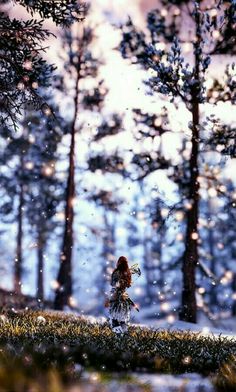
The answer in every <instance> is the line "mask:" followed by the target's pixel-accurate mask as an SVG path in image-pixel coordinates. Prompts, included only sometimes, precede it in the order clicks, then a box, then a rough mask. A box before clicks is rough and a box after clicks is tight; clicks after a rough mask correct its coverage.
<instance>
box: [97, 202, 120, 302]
mask: <svg viewBox="0 0 236 392" xmlns="http://www.w3.org/2000/svg"><path fill="white" fill-rule="evenodd" d="M103 217H104V226H105V230H106V237H104V238H103V252H102V256H103V267H102V279H101V287H100V288H101V293H102V296H103V297H104V298H106V295H105V294H106V291H107V288H108V287H107V286H108V282H109V279H110V269H112V268H113V267H114V266H113V265H112V257H113V256H114V254H115V226H116V221H115V219H114V221H113V222H112V223H110V222H109V220H108V216H107V211H106V209H104V215H103Z"/></svg>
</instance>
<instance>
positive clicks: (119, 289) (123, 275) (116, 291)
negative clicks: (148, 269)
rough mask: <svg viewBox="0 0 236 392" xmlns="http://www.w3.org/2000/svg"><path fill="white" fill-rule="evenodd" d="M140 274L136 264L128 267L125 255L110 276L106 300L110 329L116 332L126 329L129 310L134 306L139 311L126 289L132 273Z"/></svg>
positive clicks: (129, 285)
mask: <svg viewBox="0 0 236 392" xmlns="http://www.w3.org/2000/svg"><path fill="white" fill-rule="evenodd" d="M134 274H137V275H138V276H140V275H141V271H140V269H139V268H138V267H137V264H135V265H133V266H131V267H130V268H129V265H128V260H127V258H126V257H124V256H121V257H120V258H119V259H118V261H117V265H116V268H115V270H114V271H113V273H112V276H111V286H112V289H111V295H110V299H109V300H108V301H107V306H109V314H110V323H111V327H112V330H113V331H114V332H116V333H123V332H126V331H127V327H128V323H129V320H130V312H131V309H132V308H133V307H134V308H135V309H136V310H137V311H139V309H138V307H137V305H135V304H134V302H133V301H132V300H131V299H130V298H129V295H128V294H127V292H126V289H128V288H129V287H131V284H132V275H134Z"/></svg>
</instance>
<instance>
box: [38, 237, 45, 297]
mask: <svg viewBox="0 0 236 392" xmlns="http://www.w3.org/2000/svg"><path fill="white" fill-rule="evenodd" d="M44 247H45V241H44V238H43V233H41V232H40V231H39V233H38V248H37V257H38V264H37V288H36V296H37V299H38V300H40V302H43V301H44V260H43V253H44Z"/></svg>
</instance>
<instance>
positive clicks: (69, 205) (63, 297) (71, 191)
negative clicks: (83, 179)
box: [54, 70, 80, 310]
mask: <svg viewBox="0 0 236 392" xmlns="http://www.w3.org/2000/svg"><path fill="white" fill-rule="evenodd" d="M79 78H80V71H79V70H78V73H77V79H76V89H75V97H74V118H73V121H72V125H71V142H70V152H69V173H68V179H67V186H66V195H65V198H66V208H65V226H64V235H63V244H62V251H61V257H60V267H59V272H58V277H57V282H58V289H57V290H56V295H55V301H54V307H55V309H57V310H62V309H63V307H64V306H66V305H69V299H70V297H71V295H72V249H73V221H74V207H73V201H74V197H75V178H74V177H75V132H76V120H77V116H78V96H79Z"/></svg>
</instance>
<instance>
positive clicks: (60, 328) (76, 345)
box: [0, 311, 236, 391]
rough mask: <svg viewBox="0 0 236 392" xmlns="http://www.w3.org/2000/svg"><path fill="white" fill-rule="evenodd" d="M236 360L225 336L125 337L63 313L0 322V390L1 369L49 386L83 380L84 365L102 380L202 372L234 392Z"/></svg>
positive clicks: (148, 333)
mask: <svg viewBox="0 0 236 392" xmlns="http://www.w3.org/2000/svg"><path fill="white" fill-rule="evenodd" d="M9 358H11V360H9ZM235 358H236V340H234V339H229V338H225V337H222V336H219V337H214V336H211V337H209V336H204V335H201V334H199V333H193V332H190V331H188V332H181V331H179V332H173V331H168V330H150V329H148V328H141V327H137V326H130V328H129V331H128V333H127V334H124V335H123V336H120V335H115V334H114V333H113V332H112V330H111V329H110V328H109V326H108V324H106V323H105V324H98V323H92V322H89V321H87V320H86V319H85V318H81V317H76V316H73V315H65V314H61V313H53V312H42V311H27V312H18V313H5V314H2V315H1V316H0V385H2V382H1V369H5V370H6V369H7V371H8V368H10V367H11V366H14V368H17V369H19V371H20V372H21V373H22V371H23V370H22V369H24V372H23V373H25V371H26V373H27V372H28V373H27V374H26V376H27V377H28V376H29V377H31V378H32V377H33V376H32V374H33V373H34V370H32V369H35V368H37V374H38V377H39V379H40V377H41V374H42V373H44V374H46V378H47V382H48V383H49V381H48V380H51V381H50V382H52V381H53V382H54V383H58V385H63V384H65V383H67V382H68V381H71V380H72V379H76V378H79V377H80V370H79V371H78V366H77V367H76V366H75V364H79V366H80V367H79V369H83V368H86V369H95V370H96V371H99V372H100V373H101V374H102V373H104V372H108V371H116V372H117V371H121V372H122V371H123V372H129V371H136V372H140V371H146V372H152V373H155V372H161V373H171V374H173V373H174V374H176V373H182V372H197V373H200V374H202V375H211V376H213V377H215V383H216V385H217V387H218V389H219V390H222V391H223V390H225V391H226V390H227V391H230V389H229V380H230V382H231V384H232V385H233V387H234V389H232V390H236V365H235V364H236V361H235ZM11 364H13V365H11ZM15 364H17V366H15ZM9 371H10V369H9ZM45 372H46V373H45ZM31 373H32V374H31ZM58 375H59V376H58ZM32 379H33V378H32ZM225 385H226V386H227V387H228V389H225ZM39 391H40V390H39ZM58 391H59V387H58Z"/></svg>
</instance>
